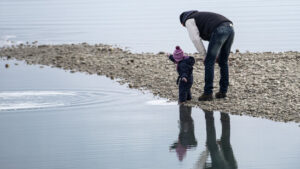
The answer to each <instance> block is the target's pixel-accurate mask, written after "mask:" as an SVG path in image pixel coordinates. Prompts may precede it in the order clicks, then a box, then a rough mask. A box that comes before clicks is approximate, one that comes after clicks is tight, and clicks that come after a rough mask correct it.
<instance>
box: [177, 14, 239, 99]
mask: <svg viewBox="0 0 300 169" xmlns="http://www.w3.org/2000/svg"><path fill="white" fill-rule="evenodd" d="M180 22H181V24H182V25H183V26H185V27H186V28H187V30H188V33H189V36H190V38H191V40H192V42H193V43H194V45H195V47H196V49H197V51H198V52H199V53H200V55H202V56H204V65H205V86H204V93H203V94H202V95H201V96H200V97H199V98H198V100H199V101H209V100H212V99H213V97H212V94H213V81H214V64H215V61H216V60H218V64H219V67H220V74H221V78H220V83H219V85H220V89H219V92H218V93H216V95H215V96H216V98H225V97H226V96H227V95H226V93H227V90H228V85H229V71H228V56H229V54H230V49H231V45H232V43H233V39H234V30H233V26H232V22H231V21H230V20H229V19H227V18H226V17H224V16H222V15H220V14H216V13H212V12H199V11H186V12H183V13H182V14H181V15H180ZM201 39H203V40H206V41H209V44H208V48H207V53H206V51H205V48H204V45H203V42H202V40H201Z"/></svg>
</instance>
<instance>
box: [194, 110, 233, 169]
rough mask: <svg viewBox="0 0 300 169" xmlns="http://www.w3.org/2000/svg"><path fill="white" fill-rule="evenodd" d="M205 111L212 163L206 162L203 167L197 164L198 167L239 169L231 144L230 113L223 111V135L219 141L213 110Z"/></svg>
mask: <svg viewBox="0 0 300 169" xmlns="http://www.w3.org/2000/svg"><path fill="white" fill-rule="evenodd" d="M204 113H205V120H206V137H207V140H206V141H207V143H206V144H207V148H208V151H209V153H210V157H211V163H206V162H205V164H204V165H202V167H200V166H201V165H197V166H198V167H196V168H207V169H210V168H211V169H237V163H236V160H235V158H234V155H233V151H232V147H231V144H230V119H229V115H228V114H226V113H221V123H222V135H221V141H218V142H217V140H216V130H215V124H214V116H213V112H210V111H204ZM199 161H200V160H199ZM198 164H199V163H198Z"/></svg>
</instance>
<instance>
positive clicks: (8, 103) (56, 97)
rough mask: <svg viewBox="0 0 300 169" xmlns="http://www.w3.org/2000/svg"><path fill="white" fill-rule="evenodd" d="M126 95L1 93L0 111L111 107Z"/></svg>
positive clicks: (49, 92) (66, 91) (105, 92)
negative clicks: (93, 106) (94, 106)
mask: <svg viewBox="0 0 300 169" xmlns="http://www.w3.org/2000/svg"><path fill="white" fill-rule="evenodd" d="M128 95H130V93H129V92H128V93H127V92H124V91H117V90H115V91H108V90H55V91H34V90H27V91H1V92H0V111H14V110H28V109H49V108H72V107H77V108H78V107H85V106H92V105H100V104H101V106H112V105H113V104H114V103H115V101H116V100H117V99H120V98H122V96H123V97H124V96H128Z"/></svg>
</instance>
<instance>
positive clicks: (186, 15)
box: [179, 10, 198, 26]
mask: <svg viewBox="0 0 300 169" xmlns="http://www.w3.org/2000/svg"><path fill="white" fill-rule="evenodd" d="M195 12H198V11H196V10H191V11H185V12H182V13H181V14H180V16H179V20H180V23H181V24H182V25H183V26H185V21H186V20H188V19H189V17H190V16H191V15H192V14H194V13H195Z"/></svg>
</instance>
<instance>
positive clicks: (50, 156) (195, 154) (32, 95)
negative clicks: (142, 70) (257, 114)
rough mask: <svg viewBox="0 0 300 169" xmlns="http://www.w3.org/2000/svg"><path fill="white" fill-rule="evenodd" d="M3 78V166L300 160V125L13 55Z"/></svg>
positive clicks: (245, 165) (262, 168)
mask: <svg viewBox="0 0 300 169" xmlns="http://www.w3.org/2000/svg"><path fill="white" fill-rule="evenodd" d="M6 64H9V67H8V68H5V65H6ZM0 77H1V83H0V150H1V151H0V168H1V169H2V168H3V169H28V168H30V169H41V168H43V169H53V168H56V169H59V168H61V169H82V168H85V169H94V168H95V169H96V168H97V169H99V168H103V169H106V168H109V169H121V168H122V169H133V168H136V169H140V168H142V169H153V168H158V169H166V168H172V169H177V168H178V169H190V168H193V169H196V168H197V169H200V168H222V169H224V168H225V169H226V168H228V169H233V168H241V169H254V168H255V169H283V168H299V166H300V161H299V158H300V135H299V130H300V128H299V124H295V123H282V122H273V121H270V120H266V119H259V118H251V117H245V116H236V115H229V114H226V113H221V112H217V111H215V112H207V111H203V110H201V109H199V108H191V107H185V106H178V105H177V104H176V103H174V102H168V101H166V100H164V99H161V98H157V97H154V96H153V95H152V94H150V93H148V92H142V91H138V90H132V89H129V88H128V87H127V85H126V84H124V85H120V84H118V82H117V80H111V79H108V78H106V77H102V76H96V75H87V74H84V73H70V72H68V71H65V70H61V69H57V68H51V67H47V66H46V67H44V66H43V67H41V66H39V65H26V64H25V63H24V62H21V61H16V60H0Z"/></svg>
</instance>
